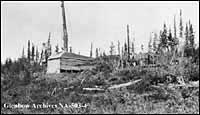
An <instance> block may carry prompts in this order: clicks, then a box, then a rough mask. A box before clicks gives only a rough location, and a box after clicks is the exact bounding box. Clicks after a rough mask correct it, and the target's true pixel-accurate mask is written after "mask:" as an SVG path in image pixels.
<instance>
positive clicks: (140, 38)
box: [1, 1, 199, 61]
mask: <svg viewBox="0 0 200 115" xmlns="http://www.w3.org/2000/svg"><path fill="white" fill-rule="evenodd" d="M60 6H61V2H60V1H51V2H40V1H37V2H36V1H35V2H1V61H4V60H5V59H6V58H7V57H10V58H12V59H16V58H18V57H20V56H21V54H22V48H23V47H24V48H25V54H26V50H27V41H28V40H30V41H31V42H33V43H34V44H35V45H37V46H38V47H39V48H41V46H42V43H43V42H46V41H47V39H48V33H49V32H51V35H52V37H51V43H52V45H53V51H54V49H55V45H56V44H59V46H60V47H62V46H63V43H62V22H63V21H62V12H61V7H60ZM180 9H182V17H183V23H184V25H183V26H184V29H185V23H186V22H188V21H189V19H190V21H191V23H192V24H193V27H194V31H195V32H196V33H195V36H196V38H195V41H196V43H198V42H199V2H172V1H171V2H169V1H165V2H144V1H142V2H134V1H132V2H131V1H129V2H103V1H101V2H97V1H90V2H89V1H88V2H81V1H75V2H69V1H68V2H67V1H66V2H65V11H66V18H67V27H68V34H69V46H72V50H73V52H74V53H78V52H80V54H82V55H86V56H89V52H90V44H91V42H93V47H94V48H93V54H95V48H96V47H98V48H101V50H102V51H104V50H105V52H106V53H107V54H108V52H109V46H110V44H111V41H113V42H114V44H115V45H117V41H118V40H119V41H120V42H121V43H124V41H125V39H126V25H127V24H129V26H130V39H131V41H132V40H133V37H134V38H135V47H136V51H137V52H139V51H140V46H141V44H144V49H145V50H147V43H148V41H149V37H150V33H151V32H156V33H157V34H158V33H159V30H160V29H162V28H163V23H164V22H165V23H166V24H167V27H169V26H170V27H171V29H172V30H173V18H174V15H176V22H177V23H176V25H177V29H178V25H179V19H180V17H179V10H180ZM116 49H117V48H116Z"/></svg>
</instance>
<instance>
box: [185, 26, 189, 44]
mask: <svg viewBox="0 0 200 115" xmlns="http://www.w3.org/2000/svg"><path fill="white" fill-rule="evenodd" d="M185 40H186V44H185V45H186V47H188V46H189V29H188V25H187V23H186V26H185Z"/></svg>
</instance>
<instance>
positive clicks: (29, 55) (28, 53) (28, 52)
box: [27, 40, 31, 61]
mask: <svg viewBox="0 0 200 115" xmlns="http://www.w3.org/2000/svg"><path fill="white" fill-rule="evenodd" d="M27 57H28V61H30V58H31V51H30V40H28V51H27Z"/></svg>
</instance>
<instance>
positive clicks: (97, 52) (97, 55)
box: [96, 48, 99, 58]
mask: <svg viewBox="0 0 200 115" xmlns="http://www.w3.org/2000/svg"><path fill="white" fill-rule="evenodd" d="M97 57H99V50H98V48H96V58H97Z"/></svg>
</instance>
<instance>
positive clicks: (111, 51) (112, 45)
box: [110, 42, 115, 55]
mask: <svg viewBox="0 0 200 115" xmlns="http://www.w3.org/2000/svg"><path fill="white" fill-rule="evenodd" d="M114 48H115V46H114V44H113V42H111V46H110V55H114Z"/></svg>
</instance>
